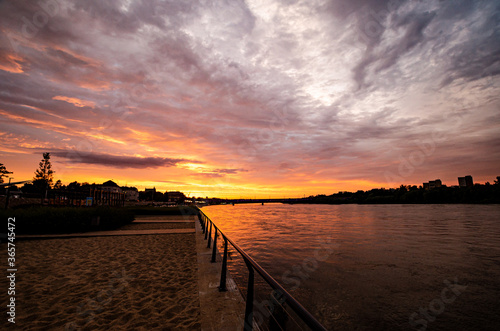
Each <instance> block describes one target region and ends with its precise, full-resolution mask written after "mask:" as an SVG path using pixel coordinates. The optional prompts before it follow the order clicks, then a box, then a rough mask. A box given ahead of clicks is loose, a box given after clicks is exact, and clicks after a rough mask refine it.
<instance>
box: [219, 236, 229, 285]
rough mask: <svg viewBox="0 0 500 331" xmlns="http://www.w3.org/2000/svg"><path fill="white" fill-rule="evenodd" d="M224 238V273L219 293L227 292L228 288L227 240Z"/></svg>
mask: <svg viewBox="0 0 500 331" xmlns="http://www.w3.org/2000/svg"><path fill="white" fill-rule="evenodd" d="M222 237H223V238H224V256H223V257H222V271H221V273H220V284H219V292H225V291H227V287H226V272H227V238H226V236H225V235H224V234H223V235H222Z"/></svg>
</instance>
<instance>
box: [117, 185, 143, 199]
mask: <svg viewBox="0 0 500 331" xmlns="http://www.w3.org/2000/svg"><path fill="white" fill-rule="evenodd" d="M121 189H122V191H123V193H125V201H138V200H139V191H138V190H137V188H136V187H127V186H122V187H121Z"/></svg>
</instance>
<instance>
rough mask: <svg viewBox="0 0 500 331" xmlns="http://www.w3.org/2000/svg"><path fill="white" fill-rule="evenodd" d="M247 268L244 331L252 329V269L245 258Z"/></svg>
mask: <svg viewBox="0 0 500 331" xmlns="http://www.w3.org/2000/svg"><path fill="white" fill-rule="evenodd" d="M245 263H246V265H247V268H248V286H247V301H246V305H245V331H248V330H252V329H253V284H254V270H253V267H252V265H251V264H250V262H249V261H248V260H247V259H245Z"/></svg>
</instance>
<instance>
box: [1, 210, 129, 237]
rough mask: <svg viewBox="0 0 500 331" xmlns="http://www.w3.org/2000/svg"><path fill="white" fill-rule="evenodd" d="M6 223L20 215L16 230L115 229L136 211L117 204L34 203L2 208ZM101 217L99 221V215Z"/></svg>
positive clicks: (30, 231)
mask: <svg viewBox="0 0 500 331" xmlns="http://www.w3.org/2000/svg"><path fill="white" fill-rule="evenodd" d="M0 217H1V219H2V223H4V224H5V223H6V222H7V219H8V218H9V217H15V218H16V222H15V224H16V228H15V233H16V234H53V233H77V232H87V231H96V230H114V229H116V228H119V227H120V226H122V225H125V224H129V223H131V222H132V221H133V220H134V214H133V213H132V212H131V211H130V210H127V209H125V208H116V207H106V206H100V207H91V208H81V207H49V206H43V207H42V206H40V207H30V208H25V209H8V210H1V211H0ZM97 218H99V224H98V225H97V224H96V219H97Z"/></svg>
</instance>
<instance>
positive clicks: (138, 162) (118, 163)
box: [51, 151, 199, 169]
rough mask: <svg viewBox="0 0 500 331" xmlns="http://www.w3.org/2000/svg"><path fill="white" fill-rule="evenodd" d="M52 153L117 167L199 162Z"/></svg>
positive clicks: (81, 161) (80, 161)
mask: <svg viewBox="0 0 500 331" xmlns="http://www.w3.org/2000/svg"><path fill="white" fill-rule="evenodd" d="M51 154H52V155H54V156H56V157H60V158H64V159H66V160H68V161H69V162H71V163H81V164H95V165H102V166H106V167H115V168H134V169H147V168H159V167H174V166H176V165H177V164H179V163H182V162H190V163H199V162H198V161H189V160H185V159H173V158H162V157H136V156H123V155H111V154H102V153H88V152H82V151H52V152H51Z"/></svg>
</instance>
